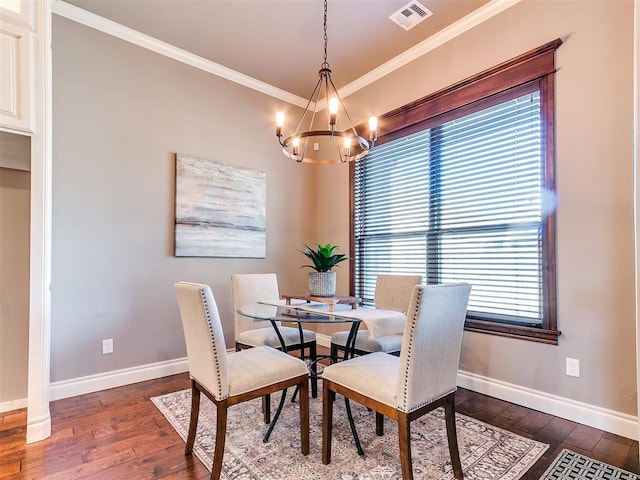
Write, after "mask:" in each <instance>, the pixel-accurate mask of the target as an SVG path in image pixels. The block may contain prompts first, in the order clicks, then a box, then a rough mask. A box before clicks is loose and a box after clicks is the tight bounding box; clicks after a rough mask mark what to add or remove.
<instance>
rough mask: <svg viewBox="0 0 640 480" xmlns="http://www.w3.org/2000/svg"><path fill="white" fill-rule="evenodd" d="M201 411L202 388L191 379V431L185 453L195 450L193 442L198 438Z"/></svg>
mask: <svg viewBox="0 0 640 480" xmlns="http://www.w3.org/2000/svg"><path fill="white" fill-rule="evenodd" d="M199 413H200V390H199V389H198V386H197V385H196V382H195V380H193V379H191V418H190V419H189V433H188V434H187V443H186V445H185V447H184V453H185V455H189V454H190V453H191V452H192V451H193V443H194V442H195V440H196V430H197V428H198V414H199Z"/></svg>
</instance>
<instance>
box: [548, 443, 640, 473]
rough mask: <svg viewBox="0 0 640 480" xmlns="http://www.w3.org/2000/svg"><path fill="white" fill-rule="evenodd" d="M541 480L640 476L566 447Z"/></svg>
mask: <svg viewBox="0 0 640 480" xmlns="http://www.w3.org/2000/svg"><path fill="white" fill-rule="evenodd" d="M540 480H640V476H638V475H636V474H635V473H631V472H628V471H626V470H623V469H621V468H618V467H614V466H613V465H609V464H608V463H605V462H601V461H600V460H596V459H595V458H591V457H587V456H586V455H582V454H581V453H577V452H574V451H573V450H569V449H567V448H565V449H563V450H562V451H561V452H560V453H559V454H558V456H557V457H556V458H555V460H554V461H553V462H551V465H549V468H547V470H546V471H545V472H544V474H543V475H542V477H540Z"/></svg>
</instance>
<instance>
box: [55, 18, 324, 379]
mask: <svg viewBox="0 0 640 480" xmlns="http://www.w3.org/2000/svg"><path fill="white" fill-rule="evenodd" d="M53 45H54V48H53V65H54V67H53V91H54V98H53V112H54V115H53V122H54V129H53V130H54V131H53V137H54V138H53V148H54V150H53V253H52V256H53V258H52V312H51V317H52V318H51V327H52V328H51V381H52V382H56V381H61V380H66V379H74V378H78V377H82V376H85V375H91V374H96V373H100V372H107V371H112V370H117V369H122V368H127V367H135V366H140V365H144V364H149V363H153V362H159V361H163V360H172V359H177V358H181V357H184V356H185V355H186V352H185V346H184V338H183V335H182V327H181V323H180V318H179V316H178V309H177V305H176V301H175V297H174V293H173V283H174V282H176V281H179V280H189V281H196V282H205V283H208V284H210V285H211V287H212V290H213V293H214V295H215V297H216V300H217V302H218V307H219V310H220V313H221V315H222V319H223V323H224V331H225V335H226V339H227V343H228V344H229V345H232V344H233V323H232V315H231V287H230V275H231V274H232V273H242V272H271V271H273V272H276V273H277V274H278V276H279V281H280V287H281V290H283V291H284V290H292V289H297V288H296V286H297V285H299V284H300V282H302V281H304V280H303V279H304V278H305V272H304V271H302V270H300V269H299V268H298V267H299V266H300V265H301V264H302V263H303V262H304V257H303V256H302V254H300V253H299V252H298V250H300V248H302V243H303V242H313V241H314V240H315V225H314V223H313V221H312V220H311V219H312V218H313V217H312V213H313V209H314V204H315V191H314V183H313V182H312V180H313V176H312V173H313V170H312V168H307V167H308V166H305V165H298V164H295V163H294V162H291V161H289V160H287V159H286V158H285V157H283V156H282V154H281V153H280V149H279V147H278V144H277V142H276V139H275V136H274V130H273V128H274V127H273V118H274V114H275V112H276V111H277V110H278V109H282V108H288V109H289V110H291V107H286V106H284V105H280V104H279V103H278V102H276V101H275V100H273V99H271V98H268V97H265V96H264V95H261V94H259V93H256V92H254V91H252V90H248V89H246V88H243V87H241V86H239V85H236V84H233V83H231V82H228V81H225V80H223V79H220V78H218V77H215V76H213V75H210V74H208V73H205V72H202V71H199V70H197V69H194V68H192V67H189V66H185V65H183V64H180V63H178V62H175V61H173V60H170V59H167V58H165V57H162V56H160V55H157V54H154V53H151V52H149V51H146V50H144V49H141V48H138V47H135V46H132V45H130V44H127V43H125V42H123V41H120V40H118V39H115V38H113V37H110V36H107V35H105V34H102V33H99V32H97V31H94V30H91V29H89V28H86V27H83V26H81V25H79V24H76V23H74V22H71V21H69V20H66V19H64V18H60V17H58V16H54V18H53ZM175 152H181V153H185V154H189V155H193V156H197V157H202V158H208V159H212V160H217V161H221V162H225V163H227V164H230V165H237V166H242V167H247V168H253V169H256V170H261V171H264V172H266V178H267V249H266V250H267V254H266V258H265V259H224V258H175V257H173V255H172V239H173V220H174V217H173V202H174V153H175ZM104 338H113V339H114V353H113V354H111V355H102V353H101V340H102V339H104Z"/></svg>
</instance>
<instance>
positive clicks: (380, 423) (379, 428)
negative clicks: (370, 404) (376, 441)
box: [376, 412, 384, 437]
mask: <svg viewBox="0 0 640 480" xmlns="http://www.w3.org/2000/svg"><path fill="white" fill-rule="evenodd" d="M376 435H378V436H379V437H381V436H383V435H384V415H382V414H381V413H378V412H376Z"/></svg>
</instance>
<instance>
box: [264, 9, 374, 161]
mask: <svg viewBox="0 0 640 480" xmlns="http://www.w3.org/2000/svg"><path fill="white" fill-rule="evenodd" d="M331 73H332V72H331V69H330V68H329V63H328V62H327V0H324V61H323V62H322V65H321V67H320V70H319V72H318V75H319V77H320V78H319V79H318V82H317V83H316V86H315V88H314V90H313V93H312V94H311V97H310V98H309V102H308V103H307V106H306V108H305V109H304V111H303V112H302V116H301V118H300V122H299V123H298V126H297V128H296V130H295V132H294V133H293V134H292V135H290V136H288V137H286V138H284V140H283V137H284V134H283V129H284V123H285V115H284V112H278V113H276V137H278V142H279V143H280V146H281V147H282V153H283V154H284V155H285V156H287V157H289V158H291V159H293V160H295V161H296V162H298V163H300V162H305V163H315V164H334V163H347V162H352V161H354V160H358V159H360V158H364V157H365V156H366V155H367V153H368V152H369V150H370V149H371V148H373V146H374V144H375V142H376V140H377V139H378V119H377V118H376V117H370V118H369V139H368V140H367V139H365V138H364V137H362V136H360V135H359V134H358V132H357V131H356V129H355V127H354V126H353V122H352V121H351V117H350V116H349V113H348V112H347V109H346V108H345V106H344V103H343V102H342V99H341V98H340V94H339V93H338V90H337V89H336V87H335V85H334V84H333V81H332V80H331ZM322 90H324V92H322ZM321 93H323V95H324V96H323V97H322V98H323V99H326V102H327V117H328V118H327V123H326V124H325V125H326V127H325V126H322V128H317V127H316V128H314V123H315V120H316V113H317V112H318V108H319V107H318V106H319V105H320V94H321ZM341 110H342V114H340V115H339V112H340V111H341ZM307 115H309V116H310V117H311V118H310V120H306V121H305V119H306V118H307ZM339 116H340V117H341V118H340V122H343V121H344V126H345V127H347V128H345V129H344V130H343V131H340V130H337V128H336V126H337V125H338V117H339ZM305 122H306V123H305ZM324 128H328V130H324ZM324 137H328V138H329V139H334V140H335V141H336V142H337V143H336V146H337V155H336V156H335V157H333V158H326V159H325V158H316V155H320V154H317V153H316V152H317V151H319V150H321V149H322V150H326V149H327V148H328V147H327V143H326V142H327V139H326V138H324ZM340 138H342V141H340ZM323 139H324V140H325V141H324V143H323V142H322V140H323ZM301 140H302V141H303V142H304V143H303V145H302V149H301V145H300V141H301ZM354 140H355V143H354ZM310 141H311V144H310V143H309V142H310ZM307 145H313V149H311V146H310V147H309V151H311V150H313V153H312V154H311V156H310V157H307V156H306V153H307Z"/></svg>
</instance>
